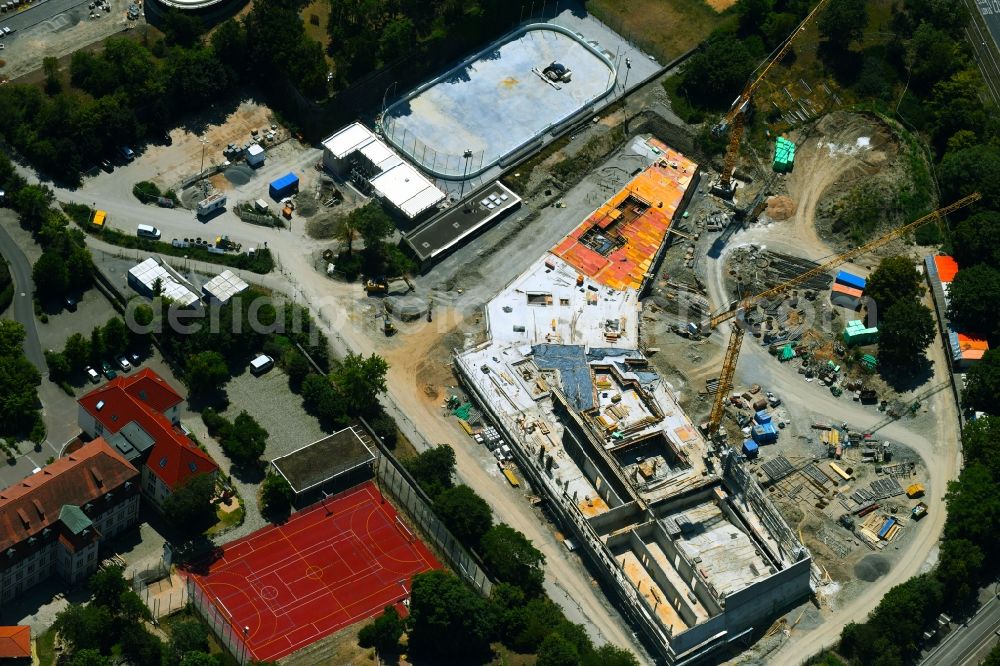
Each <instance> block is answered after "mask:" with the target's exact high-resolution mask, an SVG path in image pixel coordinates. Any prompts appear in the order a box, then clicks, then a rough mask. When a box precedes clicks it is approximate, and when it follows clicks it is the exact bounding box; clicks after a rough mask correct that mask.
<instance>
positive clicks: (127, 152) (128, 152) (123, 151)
mask: <svg viewBox="0 0 1000 666" xmlns="http://www.w3.org/2000/svg"><path fill="white" fill-rule="evenodd" d="M118 154H119V155H121V156H122V158H124V159H125V160H126V161H128V162H131V161H132V160H134V159H135V153H134V152H132V149H131V148H129V147H128V146H121V147H119V148H118Z"/></svg>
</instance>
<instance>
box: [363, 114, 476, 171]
mask: <svg viewBox="0 0 1000 666" xmlns="http://www.w3.org/2000/svg"><path fill="white" fill-rule="evenodd" d="M382 133H383V135H384V136H385V138H386V139H388V141H389V143H391V144H392V145H393V146H395V147H396V148H397V149H399V150H400V151H402V152H403V153H405V155H406V157H407V158H408V159H409V160H410V161H411V162H416V164H417V165H419V166H421V167H423V169H424V170H425V171H427V172H428V173H431V174H435V175H437V176H438V177H440V178H458V179H463V177H466V176H468V175H469V174H473V175H475V174H477V173H479V172H480V171H482V170H483V160H484V157H485V154H486V151H483V150H479V151H476V152H474V153H472V155H470V156H469V157H468V158H466V157H465V156H464V155H461V154H456V153H442V152H438V151H437V150H435V149H434V148H431V147H430V146H428V145H427V144H426V143H424V142H423V141H421V140H420V139H418V138H417V137H416V135H415V134H413V133H412V132H410V131H409V130H408V129H406V128H405V127H403V128H399V127H397V123H396V118H395V117H392V116H388V117H383V118H382ZM487 166H489V165H487Z"/></svg>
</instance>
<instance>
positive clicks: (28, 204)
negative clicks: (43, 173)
mask: <svg viewBox="0 0 1000 666" xmlns="http://www.w3.org/2000/svg"><path fill="white" fill-rule="evenodd" d="M54 200H55V195H53V194H52V190H50V189H49V188H47V187H45V186H44V185H26V186H24V187H22V188H21V189H20V190H18V191H17V192H15V193H14V195H13V196H12V197H11V203H12V204H13V207H14V210H15V211H17V213H18V215H20V216H21V224H22V225H23V226H24V227H25V228H27V229H28V230H29V231H38V230H39V229H40V228H41V226H42V222H43V221H44V220H45V214H46V212H47V211H48V210H49V206H51V205H52V202H53V201H54Z"/></svg>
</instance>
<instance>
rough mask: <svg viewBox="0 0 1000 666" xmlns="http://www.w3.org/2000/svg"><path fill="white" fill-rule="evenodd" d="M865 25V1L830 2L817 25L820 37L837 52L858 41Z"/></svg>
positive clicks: (832, 0)
mask: <svg viewBox="0 0 1000 666" xmlns="http://www.w3.org/2000/svg"><path fill="white" fill-rule="evenodd" d="M867 25H868V12H867V11H866V10H865V0H830V1H829V2H828V3H827V5H826V8H825V9H824V10H823V12H822V13H821V14H820V16H819V21H818V23H817V27H818V28H819V34H820V36H821V37H822V38H823V39H825V40H826V41H827V42H828V43H829V44H830V45H831V46H833V47H834V48H835V49H836V50H838V51H843V50H846V49H847V47H848V46H850V44H851V42H854V41H856V40H858V39H859V38H860V37H861V33H862V32H863V31H864V29H865V26H867Z"/></svg>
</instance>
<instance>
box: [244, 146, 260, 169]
mask: <svg viewBox="0 0 1000 666" xmlns="http://www.w3.org/2000/svg"><path fill="white" fill-rule="evenodd" d="M263 163H264V149H263V148H261V147H260V144H259V143H255V144H253V145H252V146H250V147H249V148H247V164H249V165H250V166H252V167H255V166H260V165H261V164H263Z"/></svg>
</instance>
